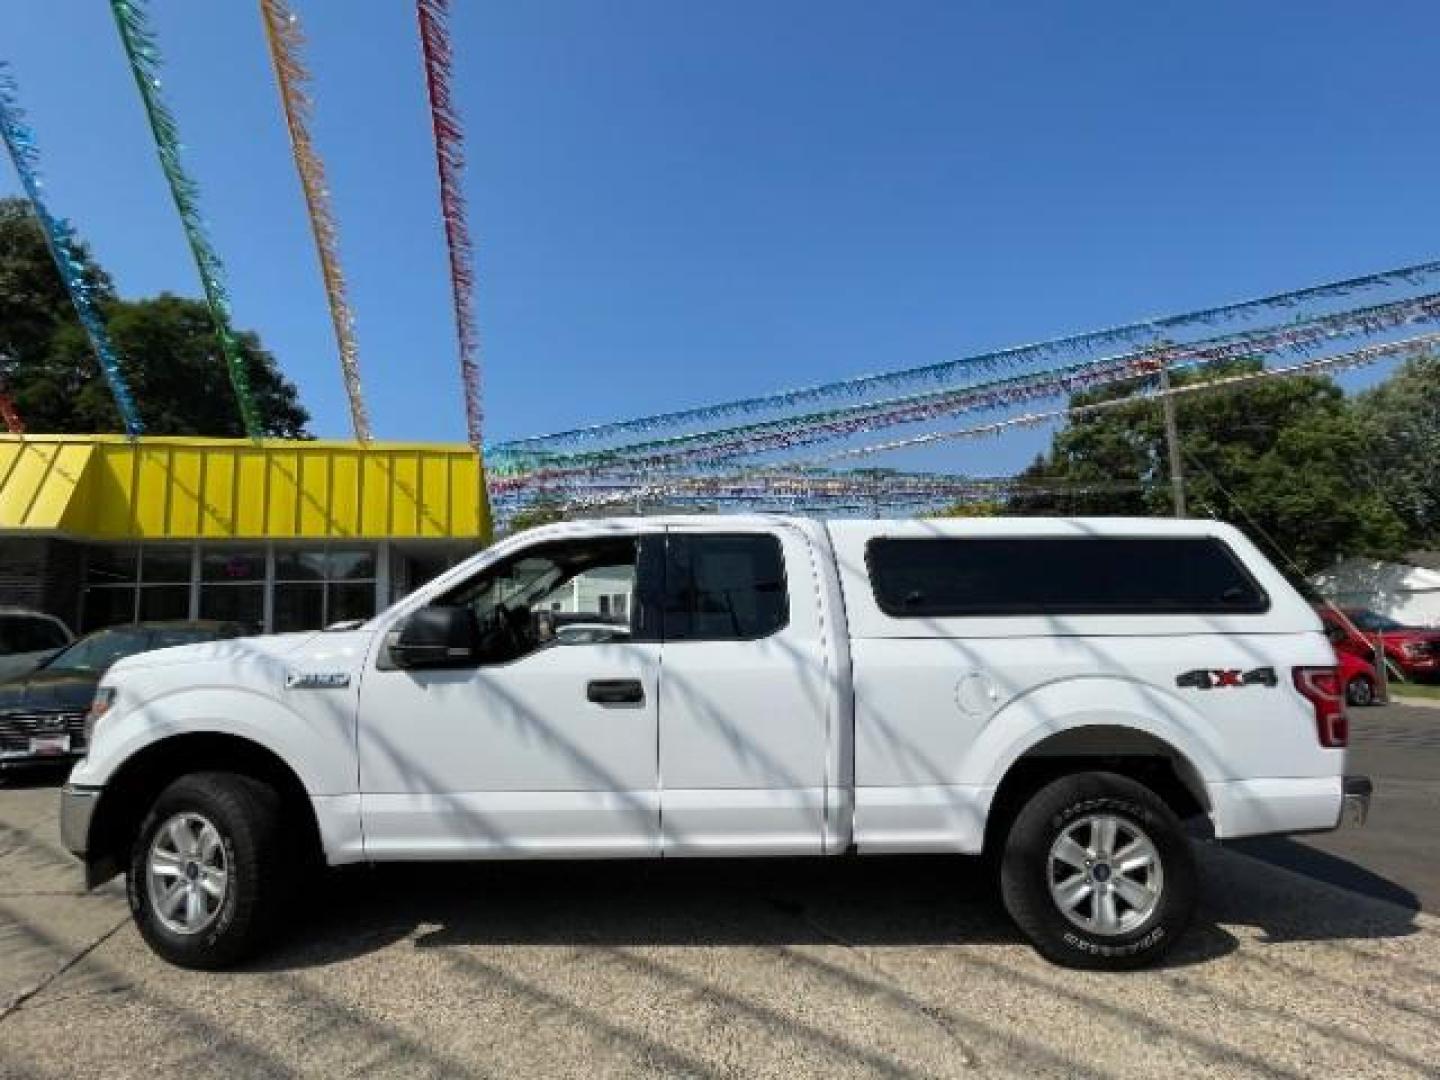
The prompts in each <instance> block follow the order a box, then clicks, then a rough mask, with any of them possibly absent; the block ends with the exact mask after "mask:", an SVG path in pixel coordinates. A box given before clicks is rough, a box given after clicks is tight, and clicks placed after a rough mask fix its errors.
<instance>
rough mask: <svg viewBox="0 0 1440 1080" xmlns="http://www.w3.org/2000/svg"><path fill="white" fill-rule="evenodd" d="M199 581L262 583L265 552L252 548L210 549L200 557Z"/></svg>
mask: <svg viewBox="0 0 1440 1080" xmlns="http://www.w3.org/2000/svg"><path fill="white" fill-rule="evenodd" d="M200 580H201V581H214V582H232V583H234V582H242V581H254V582H263V581H264V580H265V552H263V551H257V550H255V549H252V548H210V549H209V550H207V551H204V552H202V553H201V556H200Z"/></svg>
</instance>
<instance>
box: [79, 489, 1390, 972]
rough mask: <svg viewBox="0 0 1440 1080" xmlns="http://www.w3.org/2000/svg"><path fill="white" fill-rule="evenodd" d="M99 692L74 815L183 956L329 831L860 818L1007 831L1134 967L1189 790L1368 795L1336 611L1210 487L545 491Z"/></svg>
mask: <svg viewBox="0 0 1440 1080" xmlns="http://www.w3.org/2000/svg"><path fill="white" fill-rule="evenodd" d="M601 583H603V587H602V585H601ZM601 592H603V593H604V594H605V595H607V596H609V597H610V599H609V601H608V602H604V601H601V600H600V599H599V598H598V594H599V593H601ZM586 597H593V598H595V599H593V601H590V600H586V599H585V598H586ZM622 610H623V611H624V613H625V615H624V617H617V614H616V613H617V612H619V611H622ZM556 612H561V613H563V614H564V615H565V616H566V618H565V619H564V620H561V621H557V620H556V619H554V618H541V617H537V616H539V615H542V614H545V613H548V614H550V615H553V614H554V613H556ZM577 613H583V614H585V615H587V616H589V618H588V619H585V620H583V621H582V620H577V619H574V618H572V617H571V616H573V615H575V614H577ZM90 724H91V725H92V729H93V739H92V741H91V744H90V752H89V755H88V756H87V757H86V758H85V759H84V760H83V761H81V762H80V763H79V764H77V766H76V767H75V770H74V772H73V773H72V775H71V777H70V782H69V784H68V785H67V786H66V788H65V790H64V793H63V796H62V804H61V834H62V837H63V839H64V842H65V845H66V847H67V848H69V850H71V851H72V852H74V853H75V854H76V855H78V856H79V857H80V858H81V859H82V860H83V861H84V863H85V868H86V880H87V883H88V884H89V885H91V886H94V885H96V884H98V883H99V882H102V881H104V880H106V879H108V878H110V877H112V876H114V875H115V874H116V873H120V872H124V873H126V874H127V875H128V877H129V889H128V895H129V899H130V904H131V908H132V911H133V914H134V917H135V921H136V923H137V925H138V926H139V928H140V932H141V934H142V935H143V936H144V938H145V940H146V941H147V942H148V943H149V944H150V946H151V947H152V948H153V949H154V950H155V951H156V952H158V953H159V954H160V955H161V956H163V957H165V958H166V959H168V960H170V961H172V962H174V963H177V964H181V965H186V966H192V967H219V966H223V965H226V964H230V963H233V962H235V961H237V960H238V959H240V958H241V957H243V956H245V955H246V954H248V953H250V952H252V951H253V950H255V949H256V948H257V947H258V946H259V945H260V943H261V942H262V941H264V940H265V938H266V936H267V934H268V933H269V932H270V931H272V930H273V929H275V928H277V927H278V926H280V925H283V924H288V923H291V922H292V921H293V920H292V918H291V914H292V912H293V910H294V908H292V907H291V906H290V905H291V904H292V902H293V903H300V901H297V900H294V898H295V897H296V896H297V895H298V894H297V893H296V892H295V890H296V889H298V888H301V887H302V882H303V881H304V875H303V873H302V870H303V868H304V867H306V866H309V865H313V864H315V863H319V862H322V861H323V862H325V863H329V864H330V865H332V866H333V865H340V864H344V863H356V862H381V861H389V860H420V859H526V858H553V857H569V858H596V857H619V856H631V857H633V856H647V857H659V856H665V857H670V856H726V855H728V856H742V855H743V856H755V855H777V856H778V855H807V856H819V855H840V854H844V853H847V852H851V851H856V852H858V853H859V854H861V855H865V854H869V853H872V852H930V853H936V854H943V853H956V852H969V853H976V852H981V851H992V852H994V853H995V855H996V856H997V859H996V862H997V863H998V866H999V878H1000V890H1001V894H1002V897H1003V899H1004V902H1005V905H1006V907H1007V909H1008V910H1009V912H1010V914H1011V916H1012V917H1013V918H1014V920H1015V922H1016V923H1017V924H1018V925H1019V927H1020V928H1021V930H1022V931H1024V933H1025V934H1026V935H1027V936H1028V937H1029V939H1030V940H1031V941H1032V942H1033V943H1034V944H1035V946H1036V948H1037V949H1038V950H1039V951H1040V952H1041V953H1043V954H1044V955H1045V956H1047V957H1049V958H1050V959H1051V960H1053V961H1056V962H1058V963H1061V964H1066V965H1071V966H1075V967H1092V968H1126V967H1135V966H1138V965H1140V964H1144V963H1146V962H1149V961H1151V960H1154V959H1155V958H1156V957H1158V956H1160V955H1161V954H1162V953H1164V952H1165V950H1166V949H1168V948H1169V947H1170V946H1171V945H1172V944H1173V943H1174V942H1175V941H1176V940H1177V939H1178V938H1180V936H1181V935H1182V933H1183V932H1184V930H1185V927H1186V925H1187V924H1188V922H1189V921H1190V918H1191V915H1192V912H1193V911H1194V907H1195V902H1196V895H1197V883H1196V867H1195V864H1194V862H1193V861H1192V854H1191V848H1190V844H1189V842H1188V840H1187V838H1186V833H1185V831H1184V829H1183V828H1182V819H1186V818H1202V819H1207V820H1208V824H1209V827H1210V828H1211V829H1212V830H1213V832H1214V834H1215V836H1216V837H1218V838H1220V839H1229V838H1232V837H1243V836H1255V835H1259V834H1264V833H1286V832H1305V831H1312V830H1323V829H1333V828H1335V827H1336V826H1337V825H1338V824H1339V823H1340V821H1341V818H1342V811H1344V810H1345V809H1346V808H1347V807H1351V808H1353V809H1354V811H1355V812H1356V814H1357V816H1363V813H1364V811H1365V810H1366V809H1367V808H1368V805H1369V798H1370V785H1369V781H1368V780H1366V779H1365V778H1364V777H1347V776H1346V775H1345V753H1346V752H1345V746H1346V740H1347V734H1348V729H1347V726H1346V714H1345V706H1344V699H1343V688H1342V686H1341V683H1340V679H1339V673H1338V669H1337V666H1336V660H1335V653H1334V651H1333V650H1332V649H1331V647H1330V644H1329V642H1328V641H1326V640H1325V637H1324V635H1323V633H1322V632H1321V625H1320V620H1319V619H1318V618H1317V617H1316V615H1315V612H1314V611H1313V610H1311V608H1310V606H1309V605H1308V604H1307V603H1306V602H1305V601H1304V600H1303V599H1302V598H1301V597H1300V595H1299V594H1298V593H1296V592H1295V590H1294V589H1293V588H1292V587H1291V586H1290V585H1289V584H1288V583H1287V582H1286V580H1285V578H1284V577H1283V576H1282V575H1281V574H1280V573H1278V572H1277V571H1276V570H1275V568H1274V567H1273V566H1271V565H1270V563H1268V562H1267V561H1266V560H1265V558H1264V556H1263V555H1261V554H1260V552H1259V551H1258V550H1257V549H1256V548H1255V547H1254V546H1253V545H1252V544H1251V543H1250V542H1249V541H1248V540H1246V539H1245V537H1244V536H1243V535H1242V534H1241V533H1240V532H1239V531H1238V530H1236V529H1233V528H1230V527H1229V526H1226V525H1223V524H1220V523H1217V522H1213V521H1165V520H1156V519H1134V520H1127V519H1118V518H1116V519H1085V520H1044V519H1029V520H1027V519H1020V518H1010V519H1007V518H993V519H972V520H965V521H960V520H930V521H914V522H873V521H842V522H831V523H825V522H820V521H816V520H811V519H803V518H781V517H708V518H685V517H675V518H641V519H626V520H613V521H577V522H569V523H564V524H556V525H549V526H545V527H542V528H539V529H536V530H533V531H530V532H525V533H521V534H519V535H516V536H513V537H510V538H508V539H507V540H505V541H503V542H501V543H499V544H497V545H495V546H494V547H492V548H490V549H489V550H487V551H484V552H482V553H480V554H479V555H476V556H475V557H473V558H471V559H469V560H468V561H466V562H464V563H462V564H461V565H459V566H457V567H455V568H453V569H452V570H450V571H448V572H446V573H445V574H442V575H441V576H440V577H438V578H436V579H435V580H434V581H432V582H430V583H429V584H427V585H424V586H422V587H421V588H420V589H418V590H417V591H416V592H414V593H413V594H411V595H410V596H409V597H407V598H405V599H404V600H401V601H400V602H399V603H397V604H396V605H394V606H393V607H391V608H390V609H389V610H388V611H385V612H383V613H381V614H380V615H378V616H376V617H375V618H374V619H372V620H371V621H369V622H367V623H366V624H365V625H364V626H362V627H360V628H358V629H350V630H344V631H336V632H324V631H319V632H314V633H309V634H289V635H281V636H276V637H269V638H258V639H241V640H238V641H230V642H221V643H215V644H210V645H205V646H197V647H192V648H187V649H168V650H166V651H164V652H159V653H149V654H146V655H142V656H134V657H130V658H129V659H126V660H123V661H121V662H120V663H118V664H116V665H115V666H114V667H113V668H111V670H110V672H109V674H107V675H106V676H105V678H104V679H103V680H102V681H101V683H100V686H99V688H98V690H97V691H96V694H95V700H94V703H93V705H92V706H91V711H90ZM969 865H971V866H978V865H981V864H979V863H972V864H969ZM950 872H960V868H959V867H958V866H957V867H937V873H950ZM335 887H336V888H343V887H345V886H344V885H342V884H340V883H338V882H337V883H336V885H335Z"/></svg>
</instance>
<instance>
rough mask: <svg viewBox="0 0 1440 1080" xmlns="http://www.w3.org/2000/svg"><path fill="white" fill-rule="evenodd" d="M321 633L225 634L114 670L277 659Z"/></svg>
mask: <svg viewBox="0 0 1440 1080" xmlns="http://www.w3.org/2000/svg"><path fill="white" fill-rule="evenodd" d="M320 633H321V632H320V631H318V630H307V631H303V632H300V633H294V634H268V635H265V636H263V637H241V638H225V639H223V640H220V641H202V642H199V643H197V644H195V645H175V646H172V647H171V648H168V649H154V650H152V651H151V652H143V653H137V654H135V655H134V656H127V657H126V658H125V659H123V660H120V661H118V662H117V663H116V664H115V665H114V666H113V667H112V668H111V669H110V674H113V675H125V674H127V673H129V672H132V671H139V670H141V669H144V668H160V667H174V666H175V665H177V664H186V665H189V664H211V663H215V662H217V661H219V662H238V661H250V662H254V661H257V660H258V661H266V660H275V659H278V658H280V657H283V656H288V655H290V654H291V653H294V652H297V651H299V650H300V649H303V648H304V647H305V646H306V645H307V644H309V643H310V642H311V641H313V640H314V639H315V638H317V637H319V636H320Z"/></svg>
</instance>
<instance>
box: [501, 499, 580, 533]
mask: <svg viewBox="0 0 1440 1080" xmlns="http://www.w3.org/2000/svg"><path fill="white" fill-rule="evenodd" d="M569 516H570V515H569V514H568V513H567V512H566V510H565V503H564V502H563V501H562V500H561V499H560V498H559V497H558V496H555V495H551V494H548V493H544V492H542V493H541V494H540V495H537V496H536V497H535V498H534V499H533V500H531V501H530V502H529V503H527V504H526V505H525V506H524V507H523V508H522V509H520V510H517V511H515V513H513V514H511V515H510V520H509V521H508V522H507V523H506V527H505V532H506V535H513V534H514V533H518V532H524V531H525V530H526V529H533V528H535V527H536V526H537V525H549V524H551V523H552V522H556V521H565V520H567V519H568V518H569Z"/></svg>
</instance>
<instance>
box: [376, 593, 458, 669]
mask: <svg viewBox="0 0 1440 1080" xmlns="http://www.w3.org/2000/svg"><path fill="white" fill-rule="evenodd" d="M479 653H480V623H479V621H478V620H477V619H476V618H475V612H474V610H472V609H471V608H469V607H446V606H442V605H438V604H435V605H431V606H429V607H423V608H420V609H419V610H418V611H413V612H411V613H410V615H408V616H407V617H406V619H405V621H404V622H403V623H401V624H400V632H399V634H398V635H397V636H396V638H395V640H394V641H393V642H392V644H391V645H390V659H391V661H392V662H393V663H394V664H395V666H396V667H400V668H443V667H472V666H474V664H475V663H476V662H477V661H478V659H479Z"/></svg>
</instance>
